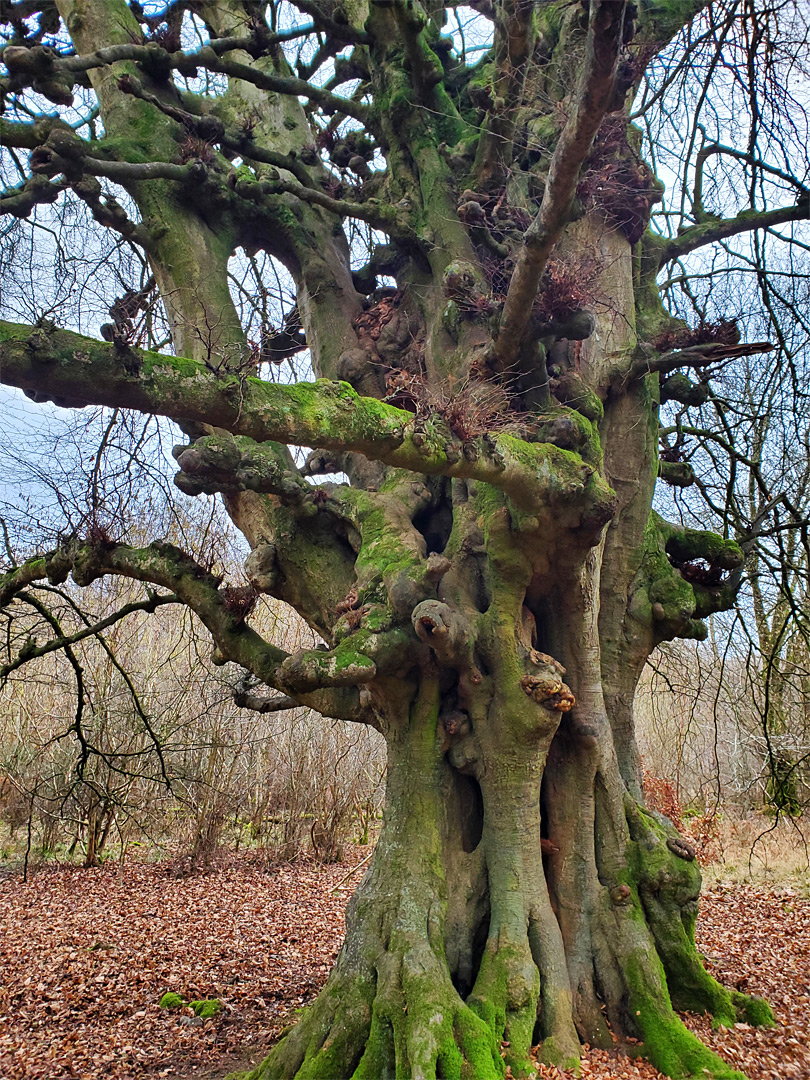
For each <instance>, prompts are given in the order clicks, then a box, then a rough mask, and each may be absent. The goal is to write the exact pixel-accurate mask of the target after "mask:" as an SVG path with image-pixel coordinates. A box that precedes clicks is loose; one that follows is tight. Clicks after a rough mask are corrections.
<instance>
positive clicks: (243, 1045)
mask: <svg viewBox="0 0 810 1080" xmlns="http://www.w3.org/2000/svg"><path fill="white" fill-rule="evenodd" d="M367 853H368V849H355V850H354V851H353V852H352V856H351V859H350V861H348V862H346V863H336V864H334V865H331V866H322V865H319V864H316V863H313V862H306V861H301V862H298V863H295V864H287V865H279V866H275V867H270V868H268V867H266V866H265V865H264V864H263V863H261V862H259V861H258V860H257V858H256V857H255V856H251V855H246V856H236V857H229V858H228V859H227V860H226V861H223V862H222V863H220V864H219V865H218V866H216V867H215V869H214V870H213V871H212V872H210V873H208V874H200V875H194V876H186V877H177V876H175V875H173V874H172V872H171V867H167V866H166V864H149V863H139V862H127V863H126V864H125V865H123V866H122V867H120V866H113V865H111V864H109V863H108V864H106V865H105V866H103V867H101V868H99V869H93V870H84V869H79V868H76V867H72V866H56V867H48V868H45V869H41V870H39V871H38V872H37V873H36V874H35V875H34V876H33V877H32V878H31V879H30V880H29V881H28V882H27V883H23V882H22V880H21V879H20V878H19V877H6V878H5V879H4V880H0V911H2V924H0V1078H2V1080H101V1078H102V1077H103V1078H104V1080H147V1078H148V1080H154V1078H158V1077H167V1078H169V1080H193V1078H196V1077H201V1078H202V1077H205V1078H207V1080H213V1078H215V1077H222V1076H224V1075H226V1074H227V1073H228V1072H229V1071H231V1070H233V1069H235V1068H238V1067H242V1068H247V1067H249V1066H250V1065H251V1064H252V1063H255V1062H257V1061H259V1060H261V1057H262V1056H263V1055H264V1054H265V1053H266V1052H267V1049H268V1047H269V1046H270V1045H271V1043H272V1042H273V1041H274V1040H275V1039H276V1038H277V1037H278V1035H279V1033H280V1031H281V1030H282V1029H283V1027H285V1026H286V1025H287V1024H288V1023H289V1022H290V1021H291V1020H292V1019H294V1018H295V1013H296V1010H298V1009H300V1008H302V1007H303V1006H304V1005H306V1004H307V1003H308V1002H309V1001H311V1000H312V998H313V997H314V996H315V995H316V994H317V992H318V989H319V988H320V987H321V985H322V984H323V982H324V980H325V979H326V976H327V975H328V973H329V970H330V968H331V966H332V964H333V963H334V960H335V958H336V956H337V952H338V949H339V947H340V942H341V939H342V935H343V931H344V911H345V906H346V902H347V900H348V897H349V895H350V890H351V888H352V887H353V886H355V885H356V884H357V882H358V881H359V880H360V878H361V876H362V872H363V870H364V868H365V867H364V864H365V862H366V859H365V856H366V855H367ZM353 867H356V872H354V873H352V869H353ZM347 875H348V876H347ZM698 944H699V947H700V949H701V950H702V951H703V953H704V954H705V955H706V957H707V963H708V966H709V969H710V970H711V971H712V973H713V974H714V975H715V976H716V977H718V978H719V979H721V980H722V981H723V982H724V983H725V984H726V985H729V986H733V987H735V988H737V989H739V990H742V991H745V992H746V993H756V994H761V995H763V996H764V997H766V998H767V999H768V1001H769V1002H770V1004H771V1005H772V1007H773V1008H774V1011H775V1012H776V1016H777V1020H778V1026H777V1027H776V1028H774V1029H770V1030H769V1029H757V1028H753V1027H749V1026H748V1025H746V1024H738V1025H736V1026H735V1027H734V1028H732V1029H724V1028H720V1029H712V1026H711V1021H710V1019H709V1018H707V1017H703V1016H691V1015H687V1016H685V1017H684V1019H685V1020H686V1022H687V1024H688V1025H689V1026H690V1027H691V1028H692V1030H693V1031H695V1032H696V1033H697V1034H698V1035H699V1036H700V1037H701V1038H702V1039H703V1040H704V1041H705V1042H706V1043H707V1044H708V1045H709V1046H711V1047H712V1048H713V1049H714V1050H716V1051H717V1052H718V1053H720V1054H722V1056H723V1057H724V1058H725V1059H726V1060H727V1061H729V1063H731V1064H732V1065H733V1066H734V1067H735V1068H738V1069H741V1070H742V1071H744V1072H745V1073H746V1075H747V1076H748V1077H749V1080H810V1040H808V1037H807V1033H808V1031H810V900H806V899H802V898H800V897H799V896H797V895H795V894H794V893H793V892H792V891H791V890H790V889H786V888H760V887H755V886H749V885H735V886H730V885H728V886H724V885H723V884H722V883H721V884H720V885H718V886H716V887H715V888H713V889H711V890H710V891H709V892H707V893H706V894H705V895H704V897H703V901H702V905H701V915H700V919H699V923H698ZM170 991H171V992H174V993H176V994H179V995H180V996H181V997H182V998H183V999H184V1000H185V1001H194V1000H196V1001H198V1002H199V1001H200V1000H203V999H209V1000H211V999H215V998H216V999H219V1001H221V1003H222V1006H223V1008H222V1010H221V1012H219V1013H218V1014H217V1015H216V1016H214V1017H212V1018H210V1019H205V1020H203V1019H202V1018H201V1017H197V1016H195V1015H194V1012H193V1011H192V1009H191V1008H189V1007H180V1008H177V1009H161V1008H160V1005H159V1002H160V1000H161V998H162V997H163V996H164V995H165V994H166V993H168V992H170ZM537 1068H538V1075H539V1076H540V1077H543V1078H544V1080H548V1078H558V1077H564V1076H565V1077H567V1076H572V1075H573V1074H572V1073H566V1072H561V1071H560V1070H558V1069H556V1068H550V1067H548V1066H543V1065H540V1064H538V1066H537ZM582 1075H583V1077H587V1078H608V1077H610V1078H630V1080H653V1078H656V1077H659V1076H660V1074H659V1073H658V1072H657V1071H656V1069H654V1068H653V1067H652V1066H651V1065H649V1064H648V1063H646V1062H644V1061H636V1060H633V1059H631V1058H629V1057H627V1056H626V1055H625V1054H623V1053H620V1052H619V1051H612V1052H608V1051H604V1050H597V1049H594V1048H589V1047H585V1048H584V1049H583V1060H582Z"/></svg>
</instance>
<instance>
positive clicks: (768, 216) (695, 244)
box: [661, 199, 810, 265]
mask: <svg viewBox="0 0 810 1080" xmlns="http://www.w3.org/2000/svg"><path fill="white" fill-rule="evenodd" d="M807 220H810V199H807V200H805V201H804V202H802V203H799V204H797V205H796V206H783V207H781V208H780V209H778V210H743V211H742V213H740V214H737V216H736V217H733V218H723V219H720V220H717V219H714V220H712V221H707V222H706V223H705V224H702V225H693V226H692V228H690V229H685V230H684V231H683V232H682V233H681V234H680V236H678V237H676V238H675V239H674V240H670V241H669V243H667V244H664V245H663V247H662V257H661V263H662V265H663V263H666V262H671V261H672V260H673V259H679V258H681V256H683V255H688V254H689V252H690V251H696V250H697V249H698V248H701V247H706V246H707V245H708V244H713V243H715V241H717V240H727V239H728V238H729V237H731V236H738V235H739V234H740V233H745V232H753V231H755V230H757V229H770V228H773V227H774V226H775V225H785V224H786V223H787V222H789V221H807Z"/></svg>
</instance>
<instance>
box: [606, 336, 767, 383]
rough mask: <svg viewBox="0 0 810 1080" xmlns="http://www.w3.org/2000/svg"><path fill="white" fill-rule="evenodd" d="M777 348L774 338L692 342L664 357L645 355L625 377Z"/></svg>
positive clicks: (663, 372) (702, 365)
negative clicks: (749, 340) (733, 343)
mask: <svg viewBox="0 0 810 1080" xmlns="http://www.w3.org/2000/svg"><path fill="white" fill-rule="evenodd" d="M775 348H776V346H775V345H773V344H771V342H770V341H752V342H740V343H739V344H738V345H724V344H723V343H722V342H719V341H712V342H709V343H708V344H706V345H692V346H690V347H689V348H687V349H672V350H671V351H670V352H665V353H661V355H660V356H644V357H642V358H641V359H639V360H636V361H635V363H634V364H633V366H632V367H631V368H630V370H629V372H628V373H627V374H626V375H625V376H623V378H624V379H639V378H643V377H644V376H645V375H651V374H652V373H653V372H656V371H657V372H659V373H660V374H667V373H668V372H671V371H677V370H678V369H679V368H684V367H692V368H702V367H708V366H709V365H710V364H718V363H721V362H722V361H724V360H734V359H736V358H737V357H740V356H754V355H756V354H757V353H766V352H773V350H774V349H775Z"/></svg>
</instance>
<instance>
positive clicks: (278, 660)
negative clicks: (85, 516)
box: [0, 540, 416, 708]
mask: <svg viewBox="0 0 810 1080" xmlns="http://www.w3.org/2000/svg"><path fill="white" fill-rule="evenodd" d="M69 574H70V575H71V576H72V577H73V580H74V581H75V582H76V584H77V585H79V586H82V587H84V586H87V585H90V584H92V582H94V581H96V580H98V579H99V578H102V577H105V576H108V575H110V576H115V577H123V578H128V579H130V580H133V581H142V582H146V583H149V584H151V585H157V586H158V587H161V588H165V589H170V590H171V591H172V593H173V599H172V600H171V601H169V600H165V601H163V602H174V603H177V602H181V603H184V604H186V605H187V606H188V607H189V608H190V609H191V610H192V611H193V612H194V613H195V614H196V615H197V616H198V618H199V619H200V621H201V622H202V623H203V625H204V626H205V627H206V629H207V630H208V631H209V633H210V634H211V637H212V638H213V641H214V644H215V646H216V653H215V660H216V662H218V663H221V664H224V663H228V662H232V663H236V664H239V665H240V666H241V667H243V668H245V669H246V670H247V671H250V672H252V673H253V674H254V675H255V676H256V677H257V678H259V679H261V681H262V682H263V683H265V684H266V685H267V686H270V687H273V688H274V689H276V690H278V691H279V692H280V693H282V694H284V695H295V696H297V697H298V698H299V699H300V703H301V704H302V705H309V704H311V705H312V707H313V708H318V707H319V703H320V705H321V706H322V705H323V699H322V698H321V699H319V703H318V702H314V701H313V702H309V701H308V700H307V699H306V695H307V694H310V693H315V692H318V693H320V692H321V691H324V690H329V689H332V688H338V689H340V688H347V687H356V686H358V685H361V684H363V683H366V682H369V681H370V680H372V679H373V678H375V676H376V674H377V670H378V661H379V664H380V666H381V667H383V668H385V667H388V668H393V669H394V670H397V669H398V668H399V666H400V665H401V663H402V661H403V659H404V658H407V656H408V640H407V637H408V635H406V633H405V631H403V630H390V631H387V632H385V633H379V634H372V633H368V632H366V633H365V634H364V635H363V641H362V650H361V649H360V648H359V647H358V644H357V643H356V642H355V641H354V640H353V639H352V638H351V637H350V638H347V639H345V640H344V641H343V642H341V644H340V645H338V646H337V648H335V649H333V650H331V651H327V650H322V649H310V650H300V651H298V652H295V653H292V654H290V653H287V652H285V651H284V650H283V649H280V648H278V647H277V646H275V645H273V644H271V643H270V642H268V641H265V640H264V638H262V637H261V636H260V635H259V634H258V633H257V632H256V631H255V630H253V629H252V628H251V627H249V626H247V625H246V623H245V621H244V611H241V612H240V611H237V610H235V609H234V607H233V605H232V604H231V603H229V594H228V590H227V589H221V588H220V585H221V578H219V577H215V576H214V575H212V574H210V573H209V572H208V571H207V570H206V569H205V568H204V567H202V566H200V564H199V563H197V562H195V560H194V559H192V558H191V556H190V555H188V554H186V552H184V551H181V550H180V548H177V547H175V546H174V545H172V544H165V543H160V542H156V543H153V544H150V545H149V546H148V547H144V548H136V547H131V546H129V545H128V544H108V543H102V544H99V543H90V542H87V541H81V540H75V541H71V542H69V543H68V544H66V545H65V546H64V547H61V548H58V549H56V550H55V551H52V552H50V553H48V554H47V555H43V556H37V557H36V558H33V559H31V560H29V561H28V562H26V563H24V564H22V565H21V566H19V567H16V568H14V569H13V570H10V571H8V572H7V573H6V574H3V575H0V601H2V602H6V603H7V602H8V601H9V600H10V599H12V598H13V597H15V596H17V595H19V594H20V593H21V592H23V590H24V589H25V588H26V587H27V586H29V585H31V584H34V583H35V582H36V581H42V580H46V579H47V580H48V581H50V582H52V583H55V584H61V582H63V581H64V580H65V579H66V578H67V576H68V575H69ZM84 636H88V635H84ZM409 636H410V637H411V638H412V641H413V643H414V644H415V643H416V639H415V637H414V636H413V635H409ZM60 637H64V639H65V640H63V641H62V642H61V647H62V648H64V649H69V648H70V646H71V644H72V641H70V640H67V636H66V635H61V634H60ZM344 700H345V699H344Z"/></svg>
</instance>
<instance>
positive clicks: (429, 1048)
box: [243, 943, 504, 1080]
mask: <svg viewBox="0 0 810 1080" xmlns="http://www.w3.org/2000/svg"><path fill="white" fill-rule="evenodd" d="M442 967H443V965H442V963H441V961H440V960H439V958H438V957H437V956H436V955H435V954H434V953H433V950H432V949H431V947H430V945H429V944H428V943H424V944H423V945H421V946H417V947H406V948H405V950H404V951H403V952H400V951H391V950H390V949H389V950H388V951H386V952H384V953H382V954H381V955H380V956H379V957H378V960H377V966H376V972H375V978H363V977H361V976H357V977H355V978H354V979H347V978H345V977H341V976H340V975H339V973H337V972H336V973H335V975H333V977H332V978H331V979H330V980H329V982H328V983H327V985H326V987H325V988H324V990H323V992H322V993H321V995H320V997H319V998H318V1000H317V1001H316V1002H315V1004H314V1005H312V1006H311V1007H310V1009H308V1010H307V1012H306V1013H305V1014H304V1015H303V1016H302V1018H301V1020H300V1021H299V1022H298V1024H297V1025H296V1026H295V1027H294V1028H293V1030H292V1031H291V1032H290V1033H289V1034H288V1035H286V1036H285V1037H284V1038H283V1039H282V1040H281V1042H280V1043H279V1044H278V1045H277V1046H276V1047H275V1048H274V1049H273V1051H272V1052H271V1054H270V1055H269V1057H268V1058H266V1059H265V1061H263V1062H262V1064H261V1065H260V1066H259V1067H258V1068H257V1069H255V1070H254V1071H253V1072H251V1073H250V1074H249V1075H248V1076H247V1077H244V1078H243V1080H338V1078H340V1080H343V1078H346V1080H348V1078H351V1080H385V1078H387V1077H394V1076H407V1077H409V1078H411V1080H437V1078H445V1080H502V1077H503V1075H504V1062H503V1060H502V1058H501V1056H500V1052H499V1040H498V1038H496V1036H495V1034H494V1033H493V1031H492V1030H491V1028H490V1027H489V1026H488V1025H487V1024H486V1023H485V1022H484V1021H483V1020H482V1019H481V1018H480V1017H479V1016H477V1015H476V1014H475V1012H473V1010H472V1009H470V1008H469V1007H468V1006H467V1005H465V1003H464V1002H463V1001H462V1000H461V998H460V997H459V996H458V994H457V993H456V991H455V990H454V988H453V986H452V984H451V982H450V977H449V974H448V973H447V968H446V966H444V971H442Z"/></svg>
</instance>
